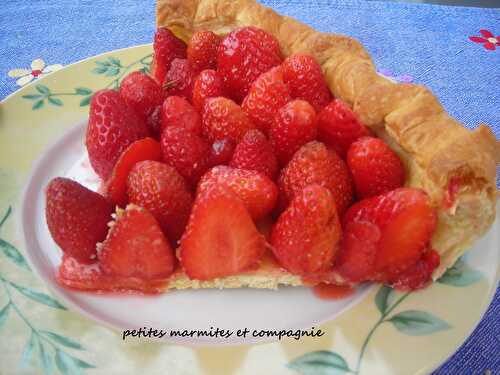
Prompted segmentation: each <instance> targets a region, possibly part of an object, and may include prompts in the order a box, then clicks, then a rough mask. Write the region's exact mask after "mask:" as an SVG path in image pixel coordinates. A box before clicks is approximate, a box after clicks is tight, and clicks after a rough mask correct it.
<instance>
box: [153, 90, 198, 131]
mask: <svg viewBox="0 0 500 375" xmlns="http://www.w3.org/2000/svg"><path fill="white" fill-rule="evenodd" d="M168 126H175V127H177V128H182V129H184V130H186V131H190V132H192V133H195V134H198V135H200V134H201V117H200V115H199V114H198V112H196V110H195V109H194V107H193V106H192V105H191V104H190V103H189V102H188V101H187V100H186V99H184V98H182V97H180V96H169V97H168V98H167V99H165V101H164V102H163V106H162V107H161V131H162V132H163V130H164V129H165V128H166V127H168Z"/></svg>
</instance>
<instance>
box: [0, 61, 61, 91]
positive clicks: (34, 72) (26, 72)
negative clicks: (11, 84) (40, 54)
mask: <svg viewBox="0 0 500 375" xmlns="http://www.w3.org/2000/svg"><path fill="white" fill-rule="evenodd" d="M62 67H63V66H62V65H61V64H53V65H45V61H43V60H42V59H36V60H33V61H32V62H31V69H12V70H10V71H9V72H8V73H7V74H8V76H9V77H11V78H19V79H18V80H17V81H16V84H17V85H19V86H24V85H27V84H28V83H30V82H31V81H32V80H34V79H36V78H38V77H42V76H43V75H45V74H47V73H50V72H55V71H56V70H59V69H61V68H62Z"/></svg>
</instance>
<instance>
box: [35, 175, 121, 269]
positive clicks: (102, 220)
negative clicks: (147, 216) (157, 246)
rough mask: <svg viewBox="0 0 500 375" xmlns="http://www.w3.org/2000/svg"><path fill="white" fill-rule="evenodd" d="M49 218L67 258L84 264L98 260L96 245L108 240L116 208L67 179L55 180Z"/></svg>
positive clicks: (50, 189)
mask: <svg viewBox="0 0 500 375" xmlns="http://www.w3.org/2000/svg"><path fill="white" fill-rule="evenodd" d="M45 196H46V206H45V218H46V220H47V225H48V227H49V231H50V234H51V235H52V238H53V239H54V241H55V242H56V243H57V244H58V245H59V247H60V248H61V249H62V250H63V252H64V253H65V254H68V255H71V256H72V257H75V258H77V259H78V260H79V261H81V262H84V263H91V262H95V261H96V259H97V253H96V244H97V243H98V242H100V241H103V240H104V239H105V238H106V233H107V232H108V222H109V221H110V220H111V214H112V213H113V205H112V204H111V202H109V201H108V200H106V199H105V198H104V197H102V196H101V195H99V194H97V193H94V192H93V191H91V190H89V189H87V188H86V187H84V186H82V185H80V184H79V183H78V182H75V181H72V180H70V179H67V178H61V177H58V178H54V179H53V180H52V181H51V182H50V183H49V185H48V187H47V191H46V195H45Z"/></svg>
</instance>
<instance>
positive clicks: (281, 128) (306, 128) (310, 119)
mask: <svg viewBox="0 0 500 375" xmlns="http://www.w3.org/2000/svg"><path fill="white" fill-rule="evenodd" d="M316 133H317V128H316V112H315V111H314V108H313V107H312V106H311V105H310V104H309V103H308V102H306V101H304V100H294V101H291V102H290V103H288V104H286V105H284V106H283V107H281V108H280V109H279V111H278V113H276V116H275V117H274V120H273V123H272V125H271V129H270V131H269V141H270V142H271V146H272V147H273V150H274V152H275V154H276V156H277V157H278V160H279V162H280V164H281V165H286V164H287V163H288V162H289V161H290V159H291V158H292V156H293V154H295V152H296V151H297V150H298V149H299V148H300V147H302V146H303V145H304V144H306V143H307V142H309V141H313V140H314V139H316Z"/></svg>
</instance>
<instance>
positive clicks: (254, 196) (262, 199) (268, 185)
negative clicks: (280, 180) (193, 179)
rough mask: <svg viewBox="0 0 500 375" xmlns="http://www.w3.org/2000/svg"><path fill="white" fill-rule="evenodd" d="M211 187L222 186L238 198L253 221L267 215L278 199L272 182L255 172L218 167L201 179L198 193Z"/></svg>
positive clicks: (276, 189)
mask: <svg viewBox="0 0 500 375" xmlns="http://www.w3.org/2000/svg"><path fill="white" fill-rule="evenodd" d="M213 185H219V186H222V187H224V188H225V189H227V190H229V191H230V192H232V193H233V194H235V195H236V196H237V197H238V198H240V199H241V200H242V201H243V203H244V204H245V207H246V208H247V210H248V212H249V214H250V216H251V217H252V218H253V219H255V220H258V219H260V218H262V217H264V216H265V215H267V214H269V213H270V212H271V211H272V210H273V209H274V206H275V205H276V201H277V199H278V188H277V187H276V185H275V184H274V182H272V181H271V180H270V179H269V178H267V177H266V176H265V175H263V174H262V173H259V172H257V171H249V170H245V169H236V168H231V167H227V166H225V165H220V166H217V167H214V168H212V169H210V171H208V172H207V173H206V174H205V175H204V176H203V177H202V178H201V180H200V183H199V184H198V192H200V191H203V190H207V189H209V188H210V187H211V186H213Z"/></svg>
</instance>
